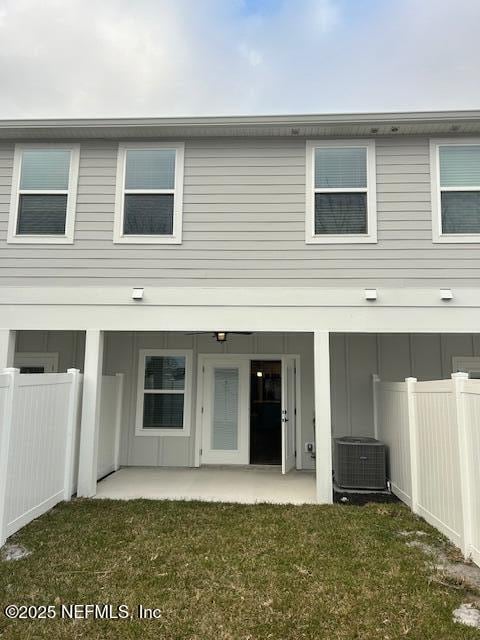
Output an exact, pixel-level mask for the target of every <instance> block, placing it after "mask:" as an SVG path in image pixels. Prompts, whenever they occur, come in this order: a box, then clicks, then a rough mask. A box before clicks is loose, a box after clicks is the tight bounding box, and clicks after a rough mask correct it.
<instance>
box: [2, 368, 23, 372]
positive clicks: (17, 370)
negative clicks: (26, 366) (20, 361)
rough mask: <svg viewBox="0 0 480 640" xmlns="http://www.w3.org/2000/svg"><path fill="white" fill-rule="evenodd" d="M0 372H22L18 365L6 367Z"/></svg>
mask: <svg viewBox="0 0 480 640" xmlns="http://www.w3.org/2000/svg"><path fill="white" fill-rule="evenodd" d="M0 373H20V369H17V368H16V367H6V368H5V369H0Z"/></svg>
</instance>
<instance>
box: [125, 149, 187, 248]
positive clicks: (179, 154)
mask: <svg viewBox="0 0 480 640" xmlns="http://www.w3.org/2000/svg"><path fill="white" fill-rule="evenodd" d="M117 180H118V181H119V182H120V185H121V186H120V189H121V192H120V193H118V194H117V205H116V226H115V242H140V243H142V242H174V243H178V242H180V241H181V214H182V190H183V184H182V183H183V144H168V145H167V146H163V145H161V144H160V143H159V144H158V145H157V144H151V145H147V146H138V145H134V146H132V145H127V144H125V145H120V147H119V175H118V176H117Z"/></svg>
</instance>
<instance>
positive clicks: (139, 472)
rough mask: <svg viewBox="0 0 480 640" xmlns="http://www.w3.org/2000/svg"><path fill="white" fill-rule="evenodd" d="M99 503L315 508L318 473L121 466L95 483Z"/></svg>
mask: <svg viewBox="0 0 480 640" xmlns="http://www.w3.org/2000/svg"><path fill="white" fill-rule="evenodd" d="M95 497H96V498H109V499H118V500H132V499H135V498H147V499H151V500H202V501H205V502H235V503H242V504H255V503H260V502H268V503H271V504H314V503H315V502H317V498H316V487H315V473H314V472H313V471H291V472H290V473H288V474H286V475H282V473H281V469H280V468H279V467H272V466H269V467H267V466H249V467H228V466H220V467H219V466H215V467H212V466H202V467H199V468H185V467H170V468H166V467H163V468H161V467H123V468H121V469H119V470H118V471H116V472H115V473H112V474H110V475H109V476H107V477H106V478H104V479H103V480H101V481H100V482H98V484H97V493H96V496H95Z"/></svg>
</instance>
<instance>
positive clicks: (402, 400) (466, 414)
mask: <svg viewBox="0 0 480 640" xmlns="http://www.w3.org/2000/svg"><path fill="white" fill-rule="evenodd" d="M373 388H374V404H375V431H376V434H377V436H378V438H379V439H380V440H383V441H384V442H385V444H386V445H388V448H389V476H390V482H391V488H392V491H393V493H395V494H396V495H397V496H398V497H399V498H400V499H401V500H403V501H404V502H406V503H407V504H408V505H409V506H410V507H411V508H412V510H413V511H414V512H415V513H418V514H419V515H421V516H422V517H424V518H425V520H427V522H429V523H430V524H432V525H433V526H434V527H436V528H437V529H439V530H440V531H441V532H442V533H443V534H445V535H446V536H447V537H448V538H449V539H450V540H451V541H452V542H453V543H454V544H456V545H457V546H458V547H460V548H461V549H462V551H463V553H464V555H465V556H467V557H468V556H471V557H472V559H473V561H474V562H475V563H476V564H478V565H480V490H479V487H480V380H468V375H467V374H464V373H455V374H453V375H452V379H451V380H434V381H428V382H417V380H416V379H415V378H407V379H406V380H405V382H381V381H380V380H379V378H378V377H377V376H374V381H373Z"/></svg>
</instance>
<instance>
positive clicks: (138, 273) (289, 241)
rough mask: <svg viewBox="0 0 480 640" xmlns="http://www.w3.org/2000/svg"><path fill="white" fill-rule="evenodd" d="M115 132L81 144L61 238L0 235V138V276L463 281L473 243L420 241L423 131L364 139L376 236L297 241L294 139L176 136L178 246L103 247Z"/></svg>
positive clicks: (8, 169)
mask: <svg viewBox="0 0 480 640" xmlns="http://www.w3.org/2000/svg"><path fill="white" fill-rule="evenodd" d="M117 147H118V143H117V142H115V141H101V140H85V141H83V142H81V153H80V173H79V181H78V196H77V206H76V221H75V242H74V244H73V245H68V246H65V245H57V246H55V245H34V246H32V245H18V244H15V245H8V244H7V242H6V237H7V223H8V210H9V200H10V189H11V175H12V168H13V151H14V145H13V144H12V143H10V142H8V143H0V284H5V285H15V284H18V285H24V286H27V285H32V284H33V285H34V284H40V283H41V284H42V285H45V284H47V285H48V284H52V285H70V284H78V285H102V286H104V285H112V286H115V285H122V286H125V285H134V284H135V285H138V284H142V285H144V286H148V285H159V286H161V285H169V286H182V285H185V286H196V285H198V286H206V285H210V286H211V285H212V284H213V285H222V286H237V285H238V286H240V285H242V286H245V285H248V286H255V285H258V286H282V285H284V286H289V285H290V286H292V285H293V286H295V285H300V286H327V285H334V286H342V285H345V286H352V285H354V286H355V284H356V283H360V286H362V287H363V286H368V285H371V286H382V284H385V283H389V284H390V285H392V286H395V285H397V286H401V285H404V284H406V283H415V284H417V285H418V286H428V285H429V284H433V285H434V286H436V285H437V284H439V283H444V282H445V280H446V279H448V286H453V285H459V284H460V285H461V284H464V285H468V284H472V282H473V281H474V280H477V279H478V278H479V275H480V253H479V251H478V245H475V244H461V245H448V244H446V245H445V244H443V245H438V244H437V245H435V244H433V243H432V229H431V226H432V224H431V197H430V167H429V140H428V138H426V137H421V138H420V137H407V136H404V137H396V138H379V139H378V140H377V141H376V157H377V201H378V243H377V244H373V245H370V244H366V245H361V244H360V245H359V244H355V245H348V244H347V245H335V244H333V245H321V244H320V245H306V244H305V231H304V228H305V140H303V139H296V138H268V139H267V138H241V139H239V138H222V139H187V140H186V146H185V181H184V220H183V243H182V244H181V245H131V244H128V245H114V244H113V217H114V201H115V180H116V163H117Z"/></svg>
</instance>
